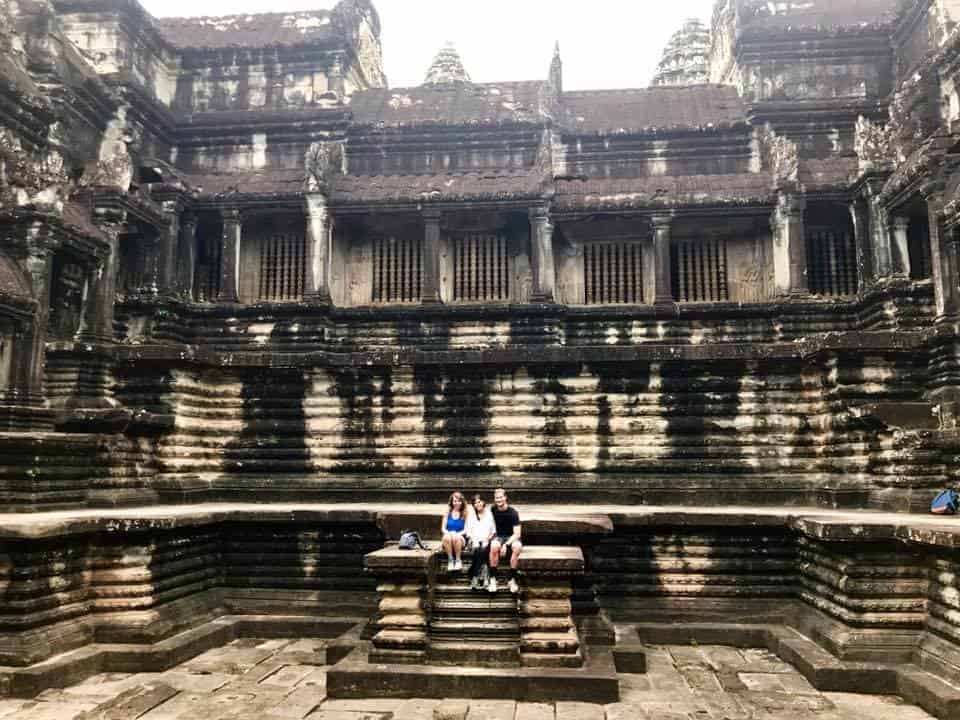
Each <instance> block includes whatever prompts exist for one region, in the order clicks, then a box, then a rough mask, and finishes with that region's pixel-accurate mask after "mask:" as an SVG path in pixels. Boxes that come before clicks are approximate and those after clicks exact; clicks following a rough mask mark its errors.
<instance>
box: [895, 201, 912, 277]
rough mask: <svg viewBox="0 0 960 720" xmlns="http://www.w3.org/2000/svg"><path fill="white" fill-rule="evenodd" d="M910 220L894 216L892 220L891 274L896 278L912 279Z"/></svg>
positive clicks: (903, 216) (901, 216) (902, 216)
mask: <svg viewBox="0 0 960 720" xmlns="http://www.w3.org/2000/svg"><path fill="white" fill-rule="evenodd" d="M909 230H910V218H908V217H906V216H905V215H894V216H893V217H892V218H890V237H891V239H892V242H891V243H890V250H891V252H890V260H891V272H892V274H893V275H894V276H896V277H905V278H908V277H910V242H909V235H908V231H909Z"/></svg>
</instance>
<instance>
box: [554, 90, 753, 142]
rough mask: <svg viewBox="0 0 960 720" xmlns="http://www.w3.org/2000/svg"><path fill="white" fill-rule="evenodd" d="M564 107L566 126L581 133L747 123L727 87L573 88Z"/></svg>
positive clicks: (737, 99) (737, 98)
mask: <svg viewBox="0 0 960 720" xmlns="http://www.w3.org/2000/svg"><path fill="white" fill-rule="evenodd" d="M563 105H564V107H565V110H566V118H565V125H566V128H567V130H569V131H570V132H573V133H576V134H598V135H613V134H634V133H644V132H649V131H655V130H671V129H703V128H716V127H728V126H731V125H735V124H738V123H745V122H746V121H747V109H746V106H745V105H744V103H743V101H742V100H741V99H740V96H739V95H738V94H737V91H736V89H735V88H733V87H730V86H727V85H692V86H688V87H652V88H644V89H642V90H586V91H582V92H568V93H564V94H563Z"/></svg>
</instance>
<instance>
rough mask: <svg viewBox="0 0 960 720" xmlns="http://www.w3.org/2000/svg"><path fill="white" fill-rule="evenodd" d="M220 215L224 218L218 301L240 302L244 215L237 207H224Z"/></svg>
mask: <svg viewBox="0 0 960 720" xmlns="http://www.w3.org/2000/svg"><path fill="white" fill-rule="evenodd" d="M220 216H221V218H222V219H223V235H222V239H221V245H220V294H219V295H217V302H221V303H238V302H240V295H239V289H238V283H239V281H240V239H241V237H242V235H243V217H242V215H241V213H240V210H239V209H238V208H235V207H228V208H223V210H221V211H220Z"/></svg>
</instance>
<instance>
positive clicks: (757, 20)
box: [740, 0, 902, 30]
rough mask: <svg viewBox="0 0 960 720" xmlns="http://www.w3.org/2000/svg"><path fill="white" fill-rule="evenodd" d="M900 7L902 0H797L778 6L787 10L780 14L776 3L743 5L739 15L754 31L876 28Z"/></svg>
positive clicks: (891, 16) (892, 15)
mask: <svg viewBox="0 0 960 720" xmlns="http://www.w3.org/2000/svg"><path fill="white" fill-rule="evenodd" d="M901 4H902V3H901V2H900V0H803V2H797V1H796V0H794V1H793V2H788V3H779V5H786V6H787V7H786V9H782V8H781V9H779V10H777V11H773V10H771V8H772V7H774V3H766V2H764V3H749V4H748V3H741V9H740V13H741V18H742V23H743V25H744V26H748V27H750V28H751V29H753V28H758V29H763V30H776V29H780V30H797V29H802V28H819V29H824V28H858V27H877V26H883V25H887V24H889V23H891V22H892V21H893V20H894V19H895V18H896V15H897V11H898V9H899V7H900V5H901ZM751 5H752V7H751Z"/></svg>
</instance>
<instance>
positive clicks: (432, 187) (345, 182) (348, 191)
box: [331, 170, 547, 203]
mask: <svg viewBox="0 0 960 720" xmlns="http://www.w3.org/2000/svg"><path fill="white" fill-rule="evenodd" d="M546 185H547V179H546V178H545V177H544V174H543V172H542V171H540V170H527V171H522V170H521V171H512V172H511V171H506V170H505V171H502V172H499V171H484V172H471V173H450V174H444V175H376V176H363V175H346V176H341V177H338V178H337V179H336V182H335V183H334V187H333V192H332V194H331V200H332V201H334V202H340V203H352V202H363V203H391V202H398V203H399V202H440V201H448V202H449V201H463V200H472V201H486V200H516V199H539V198H542V197H543V194H544V189H545V187H546Z"/></svg>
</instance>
